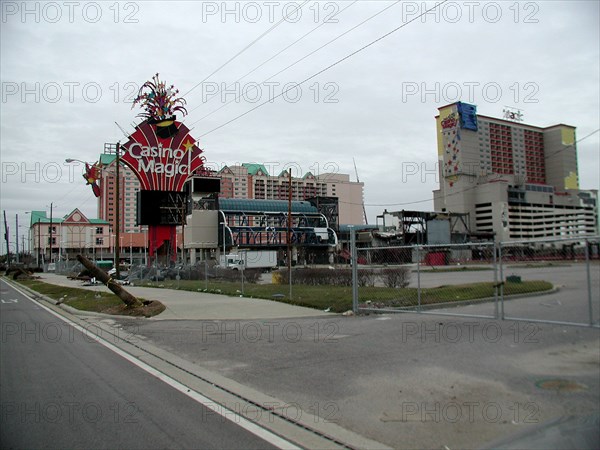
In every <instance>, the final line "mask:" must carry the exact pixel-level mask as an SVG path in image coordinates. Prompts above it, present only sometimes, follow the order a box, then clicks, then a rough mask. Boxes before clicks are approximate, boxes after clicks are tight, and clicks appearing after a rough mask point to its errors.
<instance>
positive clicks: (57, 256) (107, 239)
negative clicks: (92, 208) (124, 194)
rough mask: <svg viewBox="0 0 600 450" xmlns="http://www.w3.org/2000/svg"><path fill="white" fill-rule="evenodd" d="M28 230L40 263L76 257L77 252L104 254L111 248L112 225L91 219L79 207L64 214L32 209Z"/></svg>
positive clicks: (34, 252)
mask: <svg viewBox="0 0 600 450" xmlns="http://www.w3.org/2000/svg"><path fill="white" fill-rule="evenodd" d="M29 232H30V242H31V249H32V254H33V256H34V257H35V258H36V260H37V261H38V263H43V262H50V261H59V260H65V259H74V258H75V255H76V254H83V255H86V256H92V257H95V256H98V257H101V255H105V254H106V253H109V252H110V249H111V247H112V243H111V228H110V224H109V223H108V222H107V221H105V220H102V219H88V218H87V217H86V216H85V215H84V214H83V213H82V212H81V211H79V209H77V208H75V209H74V210H73V211H71V213H69V214H67V215H66V216H64V217H48V216H47V214H46V211H31V222H30V229H29Z"/></svg>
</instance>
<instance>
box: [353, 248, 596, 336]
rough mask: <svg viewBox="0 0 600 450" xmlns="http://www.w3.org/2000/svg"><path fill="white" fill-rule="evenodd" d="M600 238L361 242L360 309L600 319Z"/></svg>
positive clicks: (356, 252) (356, 292) (357, 252)
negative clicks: (366, 244)
mask: <svg viewBox="0 0 600 450" xmlns="http://www.w3.org/2000/svg"><path fill="white" fill-rule="evenodd" d="M599 242H600V241H599V239H598V238H597V237H594V238H589V239H555V240H544V241H541V240H540V241H519V242H502V243H498V244H494V243H466V244H449V245H414V246H394V247H380V248H358V247H357V246H356V243H355V242H353V243H352V245H351V246H352V249H351V251H352V253H353V257H354V258H353V259H354V260H355V261H357V263H358V264H357V265H356V268H355V269H354V270H353V274H354V275H353V309H354V311H355V312H417V313H421V314H440V315H459V316H465V317H478V318H491V319H492V318H496V319H511V320H524V321H541V322H547V323H559V324H569V325H582V326H598V325H599V323H600V261H599V253H600V246H599Z"/></svg>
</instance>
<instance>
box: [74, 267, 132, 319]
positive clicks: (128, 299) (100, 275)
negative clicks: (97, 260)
mask: <svg viewBox="0 0 600 450" xmlns="http://www.w3.org/2000/svg"><path fill="white" fill-rule="evenodd" d="M77 261H79V262H80V263H81V264H83V266H84V267H85V268H86V269H87V270H89V272H90V274H91V276H92V277H95V278H96V279H97V280H99V281H100V282H102V283H103V284H105V285H106V287H107V288H108V289H110V290H111V291H112V292H113V293H114V294H115V295H116V296H117V297H119V298H120V299H121V300H123V303H125V304H126V305H127V307H128V308H139V307H141V306H143V303H142V302H141V301H140V300H139V299H138V298H137V297H135V296H134V295H131V294H130V293H129V292H127V291H126V290H125V289H123V287H122V286H121V285H120V284H119V283H117V282H116V280H114V279H113V278H112V277H111V276H110V275H109V274H107V273H106V272H105V271H104V270H102V269H100V268H98V267H96V265H95V264H94V263H92V262H91V261H90V260H89V259H87V258H86V257H85V256H82V255H77Z"/></svg>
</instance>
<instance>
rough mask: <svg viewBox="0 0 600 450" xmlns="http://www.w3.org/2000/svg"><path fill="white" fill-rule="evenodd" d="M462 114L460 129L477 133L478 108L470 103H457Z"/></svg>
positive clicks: (459, 112)
mask: <svg viewBox="0 0 600 450" xmlns="http://www.w3.org/2000/svg"><path fill="white" fill-rule="evenodd" d="M457 109H458V114H460V127H461V128H463V129H465V130H471V131H477V106H475V105H470V104H468V103H463V102H458V103H457Z"/></svg>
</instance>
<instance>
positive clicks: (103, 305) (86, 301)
mask: <svg viewBox="0 0 600 450" xmlns="http://www.w3.org/2000/svg"><path fill="white" fill-rule="evenodd" d="M17 281H18V282H19V283H20V284H22V285H23V286H27V287H28V288H30V289H33V290H34V291H36V292H39V293H40V294H43V295H45V296H47V297H50V298H51V299H53V300H56V301H60V302H61V303H64V304H65V305H68V306H70V307H72V308H75V309H79V310H81V311H91V312H99V313H104V314H119V315H128V316H144V317H152V316H155V315H157V314H160V313H161V312H163V311H164V310H165V306H164V305H163V304H162V303H160V302H156V301H151V302H149V304H148V305H146V306H144V307H142V308H128V307H127V305H125V304H124V303H123V302H122V301H121V299H120V298H119V297H117V296H116V295H115V294H113V293H112V292H101V291H93V290H89V289H78V288H70V287H64V286H57V285H55V284H50V283H44V282H42V281H39V280H17ZM140 300H142V299H140Z"/></svg>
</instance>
